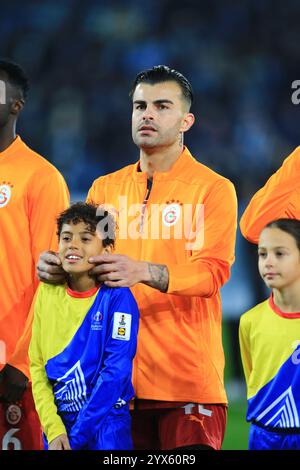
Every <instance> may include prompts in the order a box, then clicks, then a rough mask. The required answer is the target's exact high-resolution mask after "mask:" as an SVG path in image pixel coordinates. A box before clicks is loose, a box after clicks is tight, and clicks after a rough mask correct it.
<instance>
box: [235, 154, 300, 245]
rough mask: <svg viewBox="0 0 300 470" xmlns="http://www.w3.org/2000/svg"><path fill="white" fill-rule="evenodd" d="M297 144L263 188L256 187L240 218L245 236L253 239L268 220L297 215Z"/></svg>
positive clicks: (299, 197) (299, 214) (299, 175)
mask: <svg viewBox="0 0 300 470" xmlns="http://www.w3.org/2000/svg"><path fill="white" fill-rule="evenodd" d="M299 201H300V147H297V148H296V149H295V150H294V152H293V153H291V155H290V156H289V157H288V158H286V159H285V160H284V162H283V165H282V166H281V167H280V168H279V170H277V172H276V173H274V175H272V176H271V178H269V179H268V181H267V182H266V184H265V185H264V187H263V188H261V189H260V190H259V191H257V193H256V194H254V196H253V198H252V199H251V201H250V203H249V205H248V206H247V208H246V210H245V212H244V214H243V215H242V218H241V221H240V228H241V232H242V234H243V235H244V237H245V238H247V240H249V241H250V242H252V243H257V242H258V238H259V235H260V232H261V231H262V229H263V228H264V227H265V225H267V224H268V223H269V222H271V221H272V220H276V219H280V218H290V219H300V203H299Z"/></svg>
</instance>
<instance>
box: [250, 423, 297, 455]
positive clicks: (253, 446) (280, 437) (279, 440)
mask: <svg viewBox="0 0 300 470" xmlns="http://www.w3.org/2000/svg"><path fill="white" fill-rule="evenodd" d="M299 449H300V432H299V433H297V434H296V433H294V434H293V433H292V432H291V433H288V432H274V431H269V430H267V429H264V428H262V427H261V426H257V425H256V424H253V423H252V424H251V426H250V432H249V450H299Z"/></svg>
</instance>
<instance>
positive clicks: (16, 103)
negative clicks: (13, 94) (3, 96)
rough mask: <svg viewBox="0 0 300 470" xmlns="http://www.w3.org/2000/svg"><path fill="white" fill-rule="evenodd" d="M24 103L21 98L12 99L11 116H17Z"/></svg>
mask: <svg viewBox="0 0 300 470" xmlns="http://www.w3.org/2000/svg"><path fill="white" fill-rule="evenodd" d="M24 104H25V101H24V100H23V98H18V99H14V100H13V102H12V105H11V113H12V114H19V112H20V111H22V109H23V107H24Z"/></svg>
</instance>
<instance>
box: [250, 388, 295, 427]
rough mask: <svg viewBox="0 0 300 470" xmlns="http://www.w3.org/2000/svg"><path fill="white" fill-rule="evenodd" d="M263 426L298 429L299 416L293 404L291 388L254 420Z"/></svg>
mask: <svg viewBox="0 0 300 470" xmlns="http://www.w3.org/2000/svg"><path fill="white" fill-rule="evenodd" d="M256 420H257V421H260V422H261V423H262V424H264V425H265V426H272V427H274V428H276V427H279V428H298V427H300V424H299V415H298V411H297V406H296V403H295V399H294V395H293V392H292V387H291V386H290V387H289V388H288V389H286V390H285V391H284V392H283V393H282V394H281V395H280V396H279V397H278V398H276V400H274V401H273V402H272V403H271V404H270V405H269V406H268V407H267V408H266V409H265V410H263V411H262V412H261V413H260V415H259V416H257V418H256Z"/></svg>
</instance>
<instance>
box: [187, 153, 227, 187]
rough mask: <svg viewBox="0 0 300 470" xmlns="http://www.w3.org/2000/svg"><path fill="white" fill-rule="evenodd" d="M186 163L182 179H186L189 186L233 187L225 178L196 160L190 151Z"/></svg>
mask: <svg viewBox="0 0 300 470" xmlns="http://www.w3.org/2000/svg"><path fill="white" fill-rule="evenodd" d="M186 162H187V164H186V165H185V168H184V171H183V172H182V175H181V176H182V177H184V178H185V179H186V180H187V181H188V182H189V184H198V185H202V184H205V185H208V186H214V185H218V184H220V185H229V186H233V183H232V182H231V181H230V180H229V179H228V178H226V177H225V176H223V175H221V174H220V173H217V172H216V171H214V170H212V169H211V168H209V167H208V166H207V165H204V163H201V162H200V161H199V160H198V159H196V158H195V157H194V156H193V155H192V154H191V153H190V152H189V151H188V150H186Z"/></svg>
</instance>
